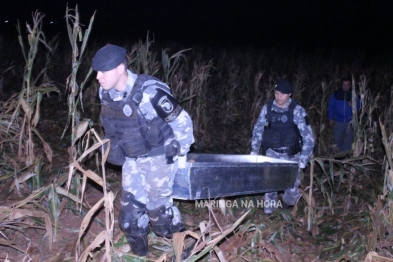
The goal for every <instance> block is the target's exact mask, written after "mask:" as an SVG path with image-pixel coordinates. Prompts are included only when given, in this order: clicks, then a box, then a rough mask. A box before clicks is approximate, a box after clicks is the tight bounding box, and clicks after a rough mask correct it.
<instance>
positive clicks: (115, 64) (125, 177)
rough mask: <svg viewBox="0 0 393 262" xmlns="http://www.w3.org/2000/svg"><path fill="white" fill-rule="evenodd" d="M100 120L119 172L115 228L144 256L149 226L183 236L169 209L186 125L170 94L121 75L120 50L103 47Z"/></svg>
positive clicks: (97, 59)
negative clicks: (118, 206) (119, 202)
mask: <svg viewBox="0 0 393 262" xmlns="http://www.w3.org/2000/svg"><path fill="white" fill-rule="evenodd" d="M92 68H93V70H95V71H97V77H96V78H97V80H98V82H99V84H100V90H99V96H100V99H101V116H100V120H101V122H102V125H103V127H104V131H105V138H108V139H110V152H109V156H108V159H107V160H108V162H110V163H112V164H115V165H119V166H122V188H123V190H122V192H121V199H120V200H121V205H122V207H121V210H120V215H119V225H120V228H121V229H122V231H123V232H124V233H125V235H126V238H127V241H128V244H129V245H130V247H131V250H132V252H133V253H134V254H135V255H139V256H146V255H147V251H148V239H147V235H148V233H149V231H150V227H149V222H150V224H151V226H152V228H153V230H154V231H155V232H156V234H157V235H159V236H163V237H167V238H171V237H172V235H173V233H175V232H178V231H183V230H184V226H183V224H182V222H181V216H180V212H179V210H178V209H177V208H176V207H175V206H173V199H172V197H171V195H172V186H173V180H174V176H175V173H176V171H177V169H178V167H179V168H184V167H185V161H186V154H187V152H188V151H189V149H190V146H191V144H192V143H193V142H194V136H193V126H192V121H191V118H190V116H189V115H188V113H187V112H186V111H185V110H184V109H183V108H182V107H181V106H180V105H179V103H178V102H177V101H176V99H175V98H174V97H173V95H172V93H171V90H170V88H169V87H168V86H167V85H166V84H165V83H163V82H161V81H160V80H158V79H156V78H154V77H152V76H149V75H143V74H142V75H137V74H134V73H133V72H131V71H130V70H127V59H126V50H125V49H124V48H122V47H120V46H116V45H106V46H104V47H103V48H101V49H100V50H98V51H97V53H96V54H95V56H94V58H93V61H92Z"/></svg>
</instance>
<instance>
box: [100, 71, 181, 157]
mask: <svg viewBox="0 0 393 262" xmlns="http://www.w3.org/2000/svg"><path fill="white" fill-rule="evenodd" d="M147 80H157V81H159V80H158V79H156V78H154V77H152V76H148V75H138V77H137V79H136V81H135V84H134V86H133V87H132V91H131V94H130V95H129V96H128V97H127V99H126V100H125V101H123V100H121V101H113V100H112V99H111V97H110V95H109V93H108V92H103V94H102V99H101V116H100V119H101V123H102V125H103V127H104V130H105V137H106V138H109V139H110V140H111V150H110V153H109V156H108V161H109V162H111V163H114V162H116V163H114V164H121V163H123V162H124V159H119V158H124V155H125V156H127V157H138V156H142V155H147V154H149V153H151V152H152V151H154V150H157V149H158V148H163V145H164V143H165V141H166V140H167V139H168V138H170V137H173V136H174V134H173V130H172V128H171V127H170V126H169V125H168V123H166V122H165V121H164V120H163V119H161V118H160V117H155V118H153V119H152V120H147V119H145V118H144V117H143V115H142V113H141V112H140V111H139V103H140V102H141V99H142V94H143V91H144V90H145V89H146V88H147V86H143V84H144V83H145V82H146V81H147ZM128 107H129V109H131V110H129V109H128ZM124 108H127V110H125V109H124ZM130 112H131V114H130V115H128V116H127V115H126V113H128V114H129V113H130ZM112 144H113V145H112ZM162 153H164V152H162ZM122 154H123V156H122Z"/></svg>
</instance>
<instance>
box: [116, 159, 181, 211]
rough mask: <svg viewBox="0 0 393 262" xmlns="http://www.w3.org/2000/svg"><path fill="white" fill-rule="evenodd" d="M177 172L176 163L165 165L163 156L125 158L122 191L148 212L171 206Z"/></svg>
mask: <svg viewBox="0 0 393 262" xmlns="http://www.w3.org/2000/svg"><path fill="white" fill-rule="evenodd" d="M176 171H177V161H176V162H175V163H174V164H167V163H166V158H165V155H158V156H153V157H141V158H136V159H135V158H127V157H126V161H125V163H124V164H123V171H122V173H123V178H122V186H123V190H124V191H127V192H130V193H132V194H133V195H134V196H135V199H136V200H138V201H139V202H141V203H143V204H146V208H147V209H149V210H153V209H156V208H158V207H160V206H166V207H167V208H168V207H171V206H172V205H173V199H172V186H173V179H174V177H175V174H176Z"/></svg>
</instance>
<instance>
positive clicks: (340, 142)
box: [328, 78, 360, 152]
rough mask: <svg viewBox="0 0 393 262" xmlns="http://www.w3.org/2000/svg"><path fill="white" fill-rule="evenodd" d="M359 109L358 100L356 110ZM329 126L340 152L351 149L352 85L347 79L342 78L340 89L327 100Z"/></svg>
mask: <svg viewBox="0 0 393 262" xmlns="http://www.w3.org/2000/svg"><path fill="white" fill-rule="evenodd" d="M359 108H360V99H358V103H357V109H359ZM328 119H329V125H330V126H331V127H333V137H334V142H335V143H336V145H337V147H338V149H339V151H340V152H345V151H349V150H351V149H352V140H353V128H352V125H351V121H352V84H351V80H350V79H349V78H343V79H342V81H341V88H340V89H338V90H337V91H335V92H334V93H333V94H332V96H331V97H330V100H329V108H328Z"/></svg>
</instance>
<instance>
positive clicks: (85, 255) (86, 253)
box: [78, 231, 111, 262]
mask: <svg viewBox="0 0 393 262" xmlns="http://www.w3.org/2000/svg"><path fill="white" fill-rule="evenodd" d="M106 238H107V232H106V231H101V233H99V234H98V235H97V236H96V238H95V239H94V241H93V242H91V244H90V245H89V246H88V247H87V248H86V250H85V251H83V253H82V255H81V257H80V259H78V262H84V261H87V258H88V256H89V255H90V252H91V251H92V250H94V249H96V248H97V247H99V246H101V245H102V243H104V241H105V239H106ZM106 261H111V259H110V256H109V257H107V258H106Z"/></svg>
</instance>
